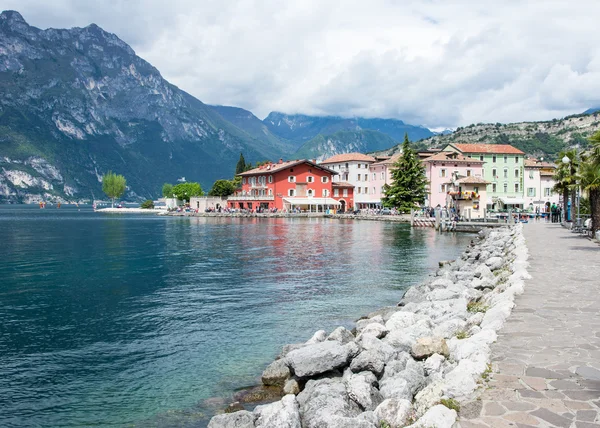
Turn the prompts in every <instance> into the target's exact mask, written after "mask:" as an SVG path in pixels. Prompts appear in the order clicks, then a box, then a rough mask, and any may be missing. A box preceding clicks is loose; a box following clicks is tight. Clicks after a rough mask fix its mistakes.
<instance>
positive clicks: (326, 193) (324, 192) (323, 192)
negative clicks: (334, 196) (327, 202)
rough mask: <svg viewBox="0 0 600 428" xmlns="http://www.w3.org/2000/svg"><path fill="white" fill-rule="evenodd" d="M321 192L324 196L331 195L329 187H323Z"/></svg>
mask: <svg viewBox="0 0 600 428" xmlns="http://www.w3.org/2000/svg"><path fill="white" fill-rule="evenodd" d="M321 194H322V195H323V197H324V198H326V197H328V196H329V190H327V189H323V191H322V192H321Z"/></svg>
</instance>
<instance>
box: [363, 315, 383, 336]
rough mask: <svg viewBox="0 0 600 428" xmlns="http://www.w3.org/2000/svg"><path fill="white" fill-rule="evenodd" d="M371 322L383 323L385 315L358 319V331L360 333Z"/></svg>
mask: <svg viewBox="0 0 600 428" xmlns="http://www.w3.org/2000/svg"><path fill="white" fill-rule="evenodd" d="M370 324H380V325H383V324H384V322H383V317H382V316H381V315H377V316H374V317H373V318H363V319H360V320H358V321H356V331H357V333H360V332H361V331H363V330H364V329H365V327H367V326H368V325H370Z"/></svg>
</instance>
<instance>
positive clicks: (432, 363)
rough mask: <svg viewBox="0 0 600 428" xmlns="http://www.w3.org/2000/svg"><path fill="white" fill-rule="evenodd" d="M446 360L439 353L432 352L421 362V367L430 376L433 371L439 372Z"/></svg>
mask: <svg viewBox="0 0 600 428" xmlns="http://www.w3.org/2000/svg"><path fill="white" fill-rule="evenodd" d="M444 361H446V358H445V357H444V356H443V355H440V354H433V355H432V356H431V357H429V358H427V359H426V360H425V362H424V363H423V369H424V370H425V374H427V376H431V375H432V374H434V373H439V372H440V371H441V370H442V364H443V363H444Z"/></svg>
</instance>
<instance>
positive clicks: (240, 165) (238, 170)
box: [235, 153, 246, 175]
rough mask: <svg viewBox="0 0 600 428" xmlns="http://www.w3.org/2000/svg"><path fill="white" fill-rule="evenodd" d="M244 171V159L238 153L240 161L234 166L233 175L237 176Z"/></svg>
mask: <svg viewBox="0 0 600 428" xmlns="http://www.w3.org/2000/svg"><path fill="white" fill-rule="evenodd" d="M244 171H246V160H245V159H244V154H243V153H240V159H239V160H238V163H237V164H236V166H235V175H238V174H240V173H242V172H244Z"/></svg>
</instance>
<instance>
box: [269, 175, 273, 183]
mask: <svg viewBox="0 0 600 428" xmlns="http://www.w3.org/2000/svg"><path fill="white" fill-rule="evenodd" d="M272 182H273V176H272V175H269V183H272Z"/></svg>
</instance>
